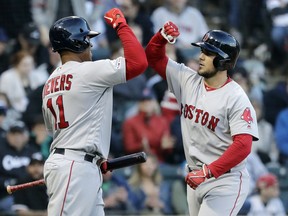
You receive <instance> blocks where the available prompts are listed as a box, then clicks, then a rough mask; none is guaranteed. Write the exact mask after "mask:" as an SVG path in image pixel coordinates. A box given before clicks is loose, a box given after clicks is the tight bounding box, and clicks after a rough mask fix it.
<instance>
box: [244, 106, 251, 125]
mask: <svg viewBox="0 0 288 216" xmlns="http://www.w3.org/2000/svg"><path fill="white" fill-rule="evenodd" d="M241 119H243V120H244V121H246V122H247V123H248V124H251V123H252V122H253V118H252V117H251V111H250V108H249V107H246V108H245V110H244V112H243V114H242V115H241Z"/></svg>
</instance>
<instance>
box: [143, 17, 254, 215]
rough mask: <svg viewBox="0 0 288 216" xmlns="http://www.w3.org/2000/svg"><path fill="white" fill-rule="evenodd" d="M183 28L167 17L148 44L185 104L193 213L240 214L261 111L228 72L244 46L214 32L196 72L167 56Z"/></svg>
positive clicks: (153, 62)
mask: <svg viewBox="0 0 288 216" xmlns="http://www.w3.org/2000/svg"><path fill="white" fill-rule="evenodd" d="M179 34H180V33H179V31H178V27H177V26H176V25H175V24H174V23H172V22H167V23H165V24H164V26H163V28H161V30H160V31H159V32H158V33H156V34H155V35H154V36H153V37H152V39H151V40H150V42H149V44H148V45H147V47H146V56H147V60H148V63H149V65H150V66H151V67H152V68H153V69H155V70H156V71H157V72H158V73H159V74H160V75H161V76H162V77H163V79H166V80H167V83H168V88H169V89H170V91H171V92H172V93H174V95H175V96H176V98H177V101H178V103H180V104H181V129H182V137H183V145H184V151H185V157H186V160H187V171H188V172H187V176H186V178H185V181H186V183H187V185H188V186H187V201H188V205H189V213H190V215H191V216H197V215H199V216H207V215H209V216H216V215H217V216H223V215H237V213H238V211H239V210H240V208H241V207H242V205H243V203H244V201H245V199H246V196H247V193H248V191H249V175H248V172H247V169H246V165H245V163H246V159H245V158H246V157H247V156H248V154H249V153H250V151H251V144H252V140H258V128H257V120H256V115H255V111H254V109H253V107H252V105H251V103H250V101H249V99H248V97H247V95H246V94H245V92H244V91H243V89H242V88H241V87H240V86H239V85H238V84H237V83H236V82H235V81H233V80H232V79H231V78H229V77H228V76H227V70H228V69H233V68H234V65H235V63H236V61H237V58H238V55H239V52H240V46H239V43H238V41H237V40H236V39H235V38H234V37H233V36H231V35H230V34H228V33H226V32H224V31H220V30H210V31H208V32H207V33H206V34H205V35H204V37H203V39H202V41H201V42H197V43H192V45H194V46H197V47H200V49H201V53H200V56H199V69H198V71H194V70H192V69H191V68H188V67H187V66H185V65H184V64H180V63H177V62H175V61H173V60H171V59H169V58H168V57H167V56H166V55H165V45H166V44H167V42H168V43H172V44H173V43H175V42H176V39H177V37H178V36H179Z"/></svg>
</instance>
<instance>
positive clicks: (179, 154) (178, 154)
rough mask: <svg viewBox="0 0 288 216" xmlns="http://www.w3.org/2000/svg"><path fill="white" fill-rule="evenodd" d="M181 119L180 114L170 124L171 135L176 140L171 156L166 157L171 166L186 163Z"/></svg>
mask: <svg viewBox="0 0 288 216" xmlns="http://www.w3.org/2000/svg"><path fill="white" fill-rule="evenodd" d="M180 117H181V116H180V114H179V115H177V116H176V117H175V118H174V120H173V121H172V122H171V124H170V133H171V136H172V137H173V138H174V142H175V144H174V146H173V149H172V150H171V154H166V155H164V157H165V159H164V160H165V162H166V163H169V164H181V163H183V161H185V154H184V146H183V139H182V133H181V122H180Z"/></svg>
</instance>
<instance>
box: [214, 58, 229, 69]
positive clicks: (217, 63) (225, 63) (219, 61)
mask: <svg viewBox="0 0 288 216" xmlns="http://www.w3.org/2000/svg"><path fill="white" fill-rule="evenodd" d="M229 62H230V59H229V58H228V59H223V58H222V57H220V56H216V57H215V58H214V60H213V65H214V67H215V68H216V69H217V70H218V71H222V70H228V69H230V64H229Z"/></svg>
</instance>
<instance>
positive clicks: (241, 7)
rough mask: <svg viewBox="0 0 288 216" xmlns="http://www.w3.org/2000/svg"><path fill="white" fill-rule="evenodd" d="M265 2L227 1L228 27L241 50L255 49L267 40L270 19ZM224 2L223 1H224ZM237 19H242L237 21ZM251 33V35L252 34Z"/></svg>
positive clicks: (256, 0)
mask: <svg viewBox="0 0 288 216" xmlns="http://www.w3.org/2000/svg"><path fill="white" fill-rule="evenodd" d="M265 1H266V0H254V1H250V0H228V1H227V2H228V7H227V13H228V20H227V24H226V25H225V26H224V27H228V28H229V31H230V32H231V34H232V35H234V36H235V37H236V38H237V40H238V41H239V43H240V44H241V46H242V47H243V48H249V47H251V46H252V47H256V46H258V45H260V43H263V42H264V43H266V42H267V41H268V38H269V31H270V22H269V21H270V19H269V17H268V14H267V11H266V7H265ZM224 2H225V1H224ZM239 17H242V18H241V19H239ZM252 32H253V33H252Z"/></svg>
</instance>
